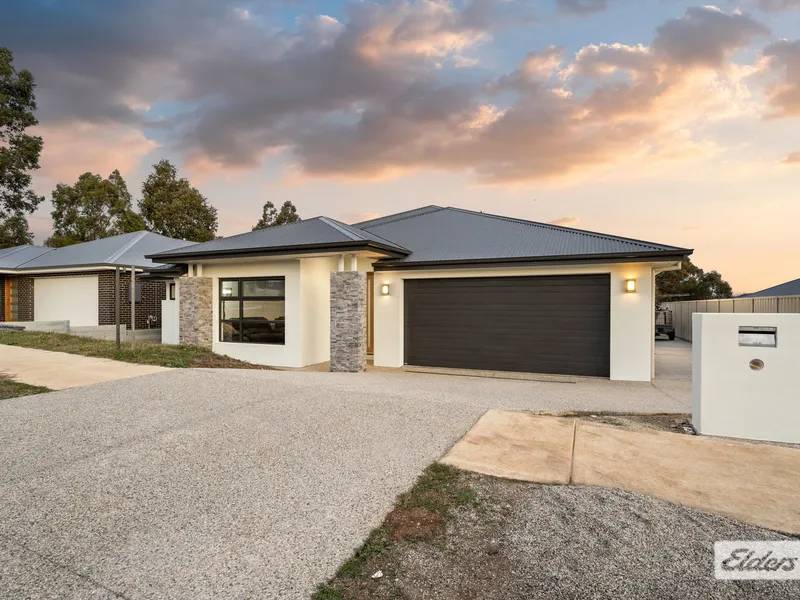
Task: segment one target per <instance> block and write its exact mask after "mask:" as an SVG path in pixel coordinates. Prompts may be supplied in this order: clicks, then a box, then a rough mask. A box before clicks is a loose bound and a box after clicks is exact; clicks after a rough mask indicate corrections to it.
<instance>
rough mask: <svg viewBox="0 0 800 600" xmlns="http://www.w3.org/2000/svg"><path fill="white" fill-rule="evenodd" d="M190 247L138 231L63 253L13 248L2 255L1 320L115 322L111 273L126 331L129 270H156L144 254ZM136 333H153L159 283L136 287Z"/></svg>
mask: <svg viewBox="0 0 800 600" xmlns="http://www.w3.org/2000/svg"><path fill="white" fill-rule="evenodd" d="M187 244H188V242H186V241H184V240H176V239H172V238H168V237H165V236H163V235H158V234H157V233H151V232H148V231H137V232H135V233H126V234H123V235H116V236H112V237H107V238H103V239H100V240H95V241H92V242H84V243H82V244H74V245H72V246H65V247H63V248H46V247H41V246H31V245H26V246H17V247H14V248H5V249H2V250H0V321H6V322H26V321H27V322H30V321H69V322H70V325H71V326H72V327H94V326H98V325H114V323H115V291H114V290H115V288H114V286H115V274H114V271H115V270H116V269H117V268H118V267H123V268H124V269H125V271H124V272H123V273H122V274H121V276H120V290H121V291H120V296H121V298H122V301H121V306H120V322H121V323H122V324H123V325H127V326H128V327H130V322H131V309H130V298H129V295H128V289H129V286H130V270H131V268H134V269H135V270H136V272H137V273H142V272H144V271H145V270H146V269H150V268H153V267H155V266H157V265H155V263H153V262H152V261H151V260H150V259H147V258H145V255H146V254H152V253H153V252H163V251H166V250H172V249H174V248H178V247H185V246H187ZM137 285H139V286H140V287H138V289H137V292H136V293H137V298H136V307H137V308H136V328H137V329H145V328H147V327H148V326H150V327H154V328H157V327H159V326H160V322H161V301H162V300H163V299H164V298H165V297H166V295H167V288H166V284H165V283H164V282H163V281H151V280H147V281H142V282H141V283H140V284H137Z"/></svg>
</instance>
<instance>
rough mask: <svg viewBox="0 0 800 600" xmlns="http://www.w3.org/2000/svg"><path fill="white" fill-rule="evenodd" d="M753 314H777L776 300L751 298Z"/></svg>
mask: <svg viewBox="0 0 800 600" xmlns="http://www.w3.org/2000/svg"><path fill="white" fill-rule="evenodd" d="M753 312H754V313H776V312H778V299H777V298H753Z"/></svg>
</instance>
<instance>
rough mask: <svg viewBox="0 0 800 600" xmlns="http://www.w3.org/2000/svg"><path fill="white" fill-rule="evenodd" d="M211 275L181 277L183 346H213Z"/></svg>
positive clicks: (180, 335) (180, 336)
mask: <svg viewBox="0 0 800 600" xmlns="http://www.w3.org/2000/svg"><path fill="white" fill-rule="evenodd" d="M211 282H212V279H211V278H210V277H181V278H180V280H179V283H178V285H179V286H180V299H179V303H180V307H179V313H180V318H179V323H180V325H179V326H180V333H179V340H180V343H181V345H182V346H202V347H203V348H211V344H212V342H213V340H214V337H213V336H214V317H213V306H212V303H213V293H212V283H211Z"/></svg>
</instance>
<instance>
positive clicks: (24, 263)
mask: <svg viewBox="0 0 800 600" xmlns="http://www.w3.org/2000/svg"><path fill="white" fill-rule="evenodd" d="M31 247H33V248H47V246H34V245H31ZM62 248H66V246H62ZM56 250H58V248H50V249H49V250H48V251H47V252H42V253H41V254H37V255H36V256H34V257H33V258H31V259H29V260H26V261H25V262H23V263H20V264H18V265H17V266H16V267H14V269H22V268H24V266H25V265H27V264H28V263H29V262H33V261H35V260H39V259H40V258H42V257H43V256H45V255H47V254H50V253H51V252H55V251H56Z"/></svg>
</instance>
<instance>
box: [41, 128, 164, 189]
mask: <svg viewBox="0 0 800 600" xmlns="http://www.w3.org/2000/svg"><path fill="white" fill-rule="evenodd" d="M36 134H37V135H40V136H42V138H43V140H44V148H43V150H42V156H41V158H40V160H39V164H40V165H41V169H40V170H39V171H38V172H37V178H39V177H41V178H45V179H48V180H50V181H53V182H65V183H66V182H70V183H71V182H73V181H75V180H76V179H77V178H78V176H79V175H80V174H81V173H85V172H87V171H91V172H92V173H100V174H101V175H103V176H106V175H108V174H109V173H111V172H112V171H113V170H114V169H119V171H120V172H122V173H125V172H128V171H131V170H133V169H134V168H135V167H136V166H137V165H138V164H139V162H140V161H141V160H142V158H143V157H144V156H145V155H146V154H147V153H149V152H151V151H153V150H154V149H156V148H158V144H157V143H156V142H154V141H153V140H148V139H147V138H146V137H145V136H144V134H143V133H142V132H141V131H140V130H138V129H135V128H132V127H126V126H124V125H113V124H107V125H95V124H88V123H68V124H63V125H42V126H39V127H38V128H37V131H36Z"/></svg>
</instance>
